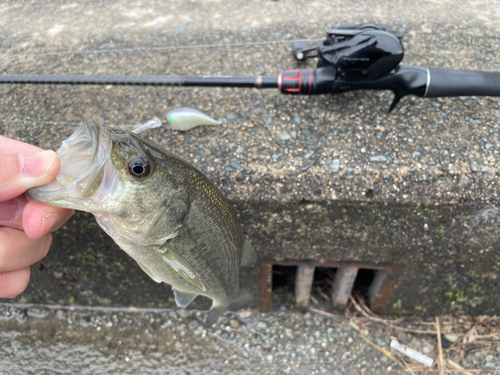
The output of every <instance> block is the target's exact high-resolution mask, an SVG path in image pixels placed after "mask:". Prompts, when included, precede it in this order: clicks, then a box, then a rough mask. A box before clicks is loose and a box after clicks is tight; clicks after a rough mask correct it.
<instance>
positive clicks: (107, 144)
mask: <svg viewBox="0 0 500 375" xmlns="http://www.w3.org/2000/svg"><path fill="white" fill-rule="evenodd" d="M57 154H58V155H59V158H60V160H61V170H60V172H59V174H58V176H57V177H56V179H55V180H54V181H52V182H51V183H49V184H48V185H45V186H42V187H38V188H34V189H31V190H29V191H28V195H29V196H30V197H31V198H33V199H35V200H37V201H39V202H43V203H47V204H50V205H53V206H59V207H64V208H70V209H75V210H82V211H86V212H90V213H92V214H94V216H95V218H96V220H97V222H98V223H99V225H100V226H101V227H102V228H103V229H104V231H105V232H106V233H107V234H109V235H110V236H111V237H112V238H113V240H114V241H115V242H116V243H117V244H118V245H119V246H120V247H121V248H122V249H123V250H125V252H127V254H129V255H130V256H131V257H132V258H134V259H135V260H136V261H137V263H138V264H139V266H140V267H141V268H142V269H143V270H144V271H145V272H146V273H147V274H148V275H149V276H150V277H151V278H152V279H153V280H154V281H156V282H158V283H159V282H165V283H168V284H170V285H172V288H173V290H174V294H175V300H176V303H177V305H178V306H181V307H186V306H188V305H189V304H190V303H191V302H192V301H193V299H194V298H195V297H196V296H198V295H204V296H207V297H209V298H211V299H212V307H211V309H210V312H209V314H208V317H207V320H206V321H205V326H206V327H208V326H210V325H212V324H213V323H214V322H215V321H216V320H217V318H218V317H219V316H220V315H221V314H222V313H223V312H225V311H226V310H239V309H241V308H245V307H249V306H252V305H253V304H254V303H255V297H254V296H252V295H251V294H250V293H248V292H246V291H243V290H242V289H240V282H239V272H240V266H253V265H254V264H255V261H256V254H255V250H254V249H253V247H252V245H251V244H250V242H249V241H248V239H247V238H246V237H245V235H244V234H243V232H242V230H241V227H240V225H239V224H238V222H237V220H236V215H235V212H234V210H233V208H232V207H231V206H230V205H229V203H228V201H227V200H226V198H225V197H224V196H223V195H222V193H221V192H220V191H219V189H217V187H216V186H215V185H214V184H212V183H211V182H210V181H209V180H208V179H207V178H206V177H205V176H204V175H203V174H202V173H201V172H200V171H199V170H198V169H196V168H195V167H193V166H191V165H190V164H188V163H187V162H185V161H183V160H182V159H180V158H178V157H176V156H174V155H172V154H171V153H169V152H167V151H165V150H163V149H161V148H159V147H158V146H155V145H154V144H152V143H150V142H148V141H146V140H144V139H142V138H141V137H139V136H138V135H136V134H133V133H130V132H127V131H124V130H119V129H112V128H106V127H101V126H99V125H98V124H97V123H96V122H95V121H93V120H87V121H85V122H84V123H83V124H82V125H81V126H80V127H79V128H78V129H77V130H76V131H75V132H74V133H73V134H72V135H71V137H69V138H68V139H67V140H65V141H63V144H62V146H61V147H60V148H59V150H58V151H57Z"/></svg>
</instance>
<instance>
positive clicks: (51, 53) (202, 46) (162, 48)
mask: <svg viewBox="0 0 500 375" xmlns="http://www.w3.org/2000/svg"><path fill="white" fill-rule="evenodd" d="M319 40H321V39H300V40H299V41H302V42H307V41H310V42H314V41H319ZM296 41H297V39H294V40H277V41H266V42H242V43H223V44H198V45H192V46H190V45H185V46H166V47H137V48H117V49H100V50H85V51H63V52H41V53H26V54H11V55H9V54H0V58H13V57H39V56H61V55H85V54H98V53H120V52H139V51H146V52H147V51H167V50H177V49H196V48H220V47H242V46H253V45H266V44H291V43H293V42H296Z"/></svg>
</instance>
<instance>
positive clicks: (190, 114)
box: [160, 107, 220, 132]
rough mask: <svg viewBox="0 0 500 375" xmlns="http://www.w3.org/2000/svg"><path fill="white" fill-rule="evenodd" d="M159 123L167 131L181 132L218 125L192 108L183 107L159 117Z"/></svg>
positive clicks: (204, 114) (215, 121)
mask: <svg viewBox="0 0 500 375" xmlns="http://www.w3.org/2000/svg"><path fill="white" fill-rule="evenodd" d="M160 120H161V122H162V123H163V124H164V125H165V127H166V128H167V129H172V130H179V131H182V132H185V131H188V130H191V129H193V128H195V127H197V126H200V125H219V124H220V123H219V122H218V121H217V120H215V119H213V118H212V117H210V116H209V115H207V114H206V113H203V112H202V111H199V110H197V109H194V108H189V107H183V108H176V109H172V110H171V111H168V112H166V113H164V114H163V115H162V116H161V119H160Z"/></svg>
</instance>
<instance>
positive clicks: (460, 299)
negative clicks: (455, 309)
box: [455, 292, 467, 303]
mask: <svg viewBox="0 0 500 375" xmlns="http://www.w3.org/2000/svg"><path fill="white" fill-rule="evenodd" d="M455 298H456V299H457V302H460V303H462V302H465V301H467V297H466V296H465V295H464V292H456V293H455Z"/></svg>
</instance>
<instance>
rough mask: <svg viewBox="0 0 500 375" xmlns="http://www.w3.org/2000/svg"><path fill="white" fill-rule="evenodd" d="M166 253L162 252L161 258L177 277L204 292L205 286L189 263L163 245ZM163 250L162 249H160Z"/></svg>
mask: <svg viewBox="0 0 500 375" xmlns="http://www.w3.org/2000/svg"><path fill="white" fill-rule="evenodd" d="M163 246H164V247H165V248H166V249H167V251H165V252H162V258H163V260H164V261H165V262H167V264H168V265H169V266H170V267H172V268H173V269H174V271H175V272H177V273H178V274H179V275H181V276H182V277H183V278H184V279H185V280H187V281H189V282H190V283H191V284H193V285H195V286H197V287H198V288H200V289H201V290H202V291H204V292H205V291H206V290H207V289H206V288H205V285H203V282H202V281H201V279H200V276H199V275H198V273H197V272H196V271H195V270H194V269H193V267H192V266H191V265H190V264H189V262H188V261H187V260H186V259H184V258H183V257H182V256H181V255H180V254H179V253H177V252H175V251H174V250H172V248H171V247H170V246H168V245H167V244H165V245H163ZM162 250H163V249H162Z"/></svg>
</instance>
